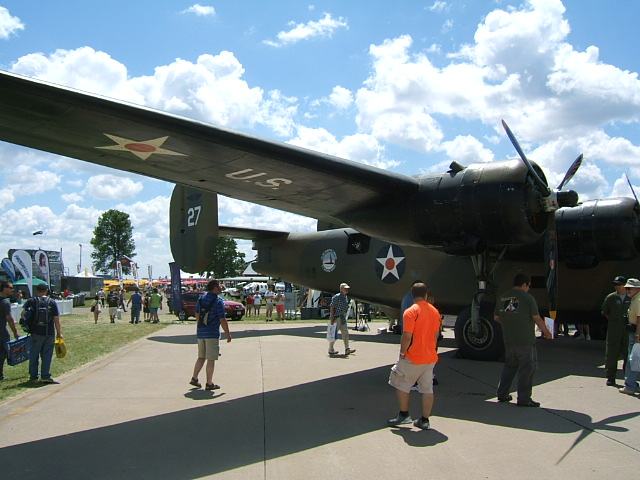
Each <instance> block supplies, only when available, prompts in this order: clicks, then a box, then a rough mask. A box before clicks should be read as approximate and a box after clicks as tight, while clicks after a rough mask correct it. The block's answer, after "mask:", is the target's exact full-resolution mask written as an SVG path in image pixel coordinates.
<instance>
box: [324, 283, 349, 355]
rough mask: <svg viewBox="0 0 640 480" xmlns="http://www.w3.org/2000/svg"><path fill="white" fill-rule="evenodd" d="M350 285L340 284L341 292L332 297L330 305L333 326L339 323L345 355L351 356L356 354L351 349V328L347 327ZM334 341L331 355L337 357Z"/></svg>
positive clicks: (330, 350)
mask: <svg viewBox="0 0 640 480" xmlns="http://www.w3.org/2000/svg"><path fill="white" fill-rule="evenodd" d="M350 288H351V287H349V285H347V284H346V283H341V284H340V292H339V293H336V294H335V295H334V296H333V297H331V303H329V314H330V315H331V325H333V324H335V323H336V322H338V326H337V328H338V329H340V334H341V335H342V341H343V342H344V354H345V355H350V354H352V353H355V351H356V350H355V348H349V328H348V326H347V316H348V314H349V297H347V295H348V294H349V289H350ZM334 344H335V340H334V341H332V342H331V341H330V342H329V355H337V354H338V352H337V351H336V350H335V349H334V348H333V345H334Z"/></svg>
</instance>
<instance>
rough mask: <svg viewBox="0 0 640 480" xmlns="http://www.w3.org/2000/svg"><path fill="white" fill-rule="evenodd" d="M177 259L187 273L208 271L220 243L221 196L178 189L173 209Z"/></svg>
mask: <svg viewBox="0 0 640 480" xmlns="http://www.w3.org/2000/svg"><path fill="white" fill-rule="evenodd" d="M169 225H170V237H169V238H170V242H171V253H172V254H173V259H174V260H175V262H176V263H177V264H178V265H179V266H180V269H181V270H182V271H184V272H189V273H198V272H202V271H204V270H205V269H206V268H207V267H208V266H209V263H210V262H211V258H212V256H213V249H214V248H215V246H216V243H217V241H218V196H217V195H216V194H215V193H211V192H204V191H202V190H198V189H196V188H192V187H185V186H183V185H176V186H175V188H174V189H173V193H172V194H171V207H170V208H169Z"/></svg>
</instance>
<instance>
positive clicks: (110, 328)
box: [0, 307, 177, 402]
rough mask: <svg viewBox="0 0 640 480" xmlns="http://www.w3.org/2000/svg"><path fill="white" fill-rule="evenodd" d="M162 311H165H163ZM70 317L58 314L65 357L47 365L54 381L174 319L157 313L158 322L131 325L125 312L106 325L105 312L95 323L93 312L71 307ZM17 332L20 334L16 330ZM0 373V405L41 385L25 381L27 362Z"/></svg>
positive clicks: (7, 368)
mask: <svg viewBox="0 0 640 480" xmlns="http://www.w3.org/2000/svg"><path fill="white" fill-rule="evenodd" d="M165 311H166V310H165ZM74 312H75V313H73V314H71V315H62V316H61V317H60V323H61V324H62V337H63V339H64V343H65V345H66V346H67V355H66V357H64V358H60V359H59V358H55V354H54V358H53V361H52V363H51V375H52V376H53V378H54V379H55V378H57V377H59V376H60V375H62V374H64V373H67V372H69V371H71V370H74V369H76V368H78V367H81V366H83V365H86V364H87V363H90V362H93V361H94V360H96V359H98V358H100V357H103V356H104V355H107V354H109V353H112V352H114V351H116V350H117V349H119V348H121V347H123V346H125V345H127V344H129V343H131V342H133V341H135V340H137V339H139V338H142V337H146V336H147V335H149V334H151V333H153V332H156V331H158V330H161V329H162V328H165V327H166V326H168V325H169V324H170V323H171V322H172V321H174V320H177V319H176V317H175V316H173V315H168V314H164V315H163V314H160V316H159V317H160V322H161V323H156V324H153V323H146V322H143V323H140V324H138V325H131V324H130V323H129V321H128V320H127V318H129V317H127V315H128V312H126V313H124V314H123V319H122V320H116V323H110V321H109V315H108V313H105V312H103V313H101V314H100V319H99V321H98V324H97V325H96V324H95V323H94V321H93V313H91V312H90V311H89V307H86V308H82V307H76V308H74ZM18 329H19V330H20V331H21V329H20V327H18ZM4 374H5V376H7V377H9V380H4V381H2V382H0V402H3V401H5V400H7V399H9V398H11V397H13V396H15V395H17V394H19V393H22V392H24V391H25V390H27V389H30V388H37V387H39V386H41V385H42V384H40V383H39V382H38V383H32V382H29V362H28V361H26V362H23V363H21V364H19V365H16V366H13V367H10V366H8V365H7V364H6V363H5V366H4Z"/></svg>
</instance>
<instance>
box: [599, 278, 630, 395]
mask: <svg viewBox="0 0 640 480" xmlns="http://www.w3.org/2000/svg"><path fill="white" fill-rule="evenodd" d="M626 283H627V279H626V278H625V277H623V276H620V275H618V276H617V277H616V278H614V279H613V288H614V291H613V292H611V293H610V294H609V295H607V296H606V298H605V299H604V302H603V303H602V315H603V316H604V317H605V318H606V319H607V342H606V344H605V351H604V368H605V370H606V375H607V385H608V386H610V387H615V386H616V372H617V370H618V360H620V359H622V360H624V363H623V364H622V371H623V373H624V369H625V367H626V365H627V356H626V355H627V351H628V350H629V334H628V333H627V318H628V317H627V314H628V313H629V305H630V304H631V297H629V295H627V291H626V289H625V288H624V286H625V284H626Z"/></svg>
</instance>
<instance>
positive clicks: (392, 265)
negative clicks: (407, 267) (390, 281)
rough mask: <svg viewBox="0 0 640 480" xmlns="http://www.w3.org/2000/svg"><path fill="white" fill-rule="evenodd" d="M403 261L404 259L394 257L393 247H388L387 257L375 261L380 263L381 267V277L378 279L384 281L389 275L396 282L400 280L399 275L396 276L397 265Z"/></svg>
mask: <svg viewBox="0 0 640 480" xmlns="http://www.w3.org/2000/svg"><path fill="white" fill-rule="evenodd" d="M404 259H405V257H394V256H393V247H392V246H391V245H389V251H388V252H387V256H386V257H379V258H376V260H377V261H378V262H380V264H381V265H382V267H383V270H382V276H381V277H380V279H384V278H385V277H386V276H387V275H389V274H391V275H393V276H394V277H396V278H397V279H398V280H400V275H398V264H399V263H400V262H401V261H403V260H404Z"/></svg>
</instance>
